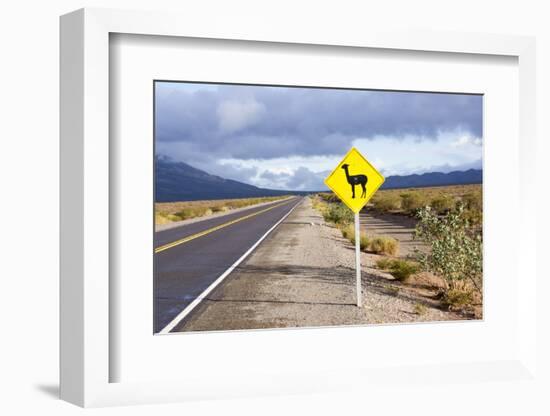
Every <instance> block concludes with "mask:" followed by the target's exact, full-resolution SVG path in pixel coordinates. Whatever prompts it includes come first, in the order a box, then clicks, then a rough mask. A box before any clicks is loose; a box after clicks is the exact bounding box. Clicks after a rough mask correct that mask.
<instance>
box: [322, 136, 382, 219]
mask: <svg viewBox="0 0 550 416" xmlns="http://www.w3.org/2000/svg"><path fill="white" fill-rule="evenodd" d="M383 183H384V177H383V176H382V175H381V174H380V172H378V171H377V170H376V169H375V168H374V166H372V165H371V164H370V163H369V161H368V160H367V159H366V158H365V157H364V156H363V155H362V154H361V153H359V150H357V149H356V148H355V147H352V148H351V150H350V151H349V152H348V154H347V155H346V156H344V158H343V159H342V161H341V162H340V163H339V164H338V166H337V167H336V169H334V170H333V171H332V173H331V174H330V175H329V176H328V177H327V178H326V179H325V184H326V185H327V186H328V187H329V188H330V189H332V190H333V191H334V193H335V194H336V195H338V197H339V198H340V199H341V200H342V202H344V203H345V204H346V205H347V206H348V207H349V208H350V209H351V210H352V211H353V212H355V213H357V212H359V211H361V208H363V207H364V206H365V204H366V203H367V202H368V201H369V199H371V198H372V196H373V195H374V193H375V192H376V191H377V190H378V188H380V186H381V185H382V184H383Z"/></svg>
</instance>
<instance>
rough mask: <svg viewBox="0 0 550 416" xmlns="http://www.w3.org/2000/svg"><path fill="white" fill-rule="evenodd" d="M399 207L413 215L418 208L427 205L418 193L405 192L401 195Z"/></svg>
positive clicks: (424, 198)
mask: <svg viewBox="0 0 550 416" xmlns="http://www.w3.org/2000/svg"><path fill="white" fill-rule="evenodd" d="M400 196H401V206H402V207H403V210H404V211H405V212H407V213H409V214H413V213H415V212H416V211H417V210H419V209H420V208H422V207H424V206H426V205H428V204H427V200H426V197H425V196H424V195H422V194H420V193H419V192H407V193H404V194H401V195H400Z"/></svg>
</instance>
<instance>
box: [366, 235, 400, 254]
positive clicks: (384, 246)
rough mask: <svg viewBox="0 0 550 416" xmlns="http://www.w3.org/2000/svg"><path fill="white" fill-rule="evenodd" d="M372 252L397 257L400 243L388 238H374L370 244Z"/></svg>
mask: <svg viewBox="0 0 550 416" xmlns="http://www.w3.org/2000/svg"><path fill="white" fill-rule="evenodd" d="M369 248H370V250H371V251H372V252H374V253H377V254H390V255H392V256H395V255H396V254H397V252H398V251H399V241H397V240H396V239H395V238H392V237H387V236H379V237H374V238H373V239H372V240H371V241H370V244H369Z"/></svg>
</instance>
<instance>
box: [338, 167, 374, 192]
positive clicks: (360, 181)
mask: <svg viewBox="0 0 550 416" xmlns="http://www.w3.org/2000/svg"><path fill="white" fill-rule="evenodd" d="M342 169H344V171H345V172H346V179H347V180H348V183H349V184H350V185H351V197H352V198H355V185H361V187H362V188H363V192H362V193H361V198H366V197H367V181H368V180H369V179H368V178H367V175H350V174H349V165H348V164H347V163H344V164H343V165H342Z"/></svg>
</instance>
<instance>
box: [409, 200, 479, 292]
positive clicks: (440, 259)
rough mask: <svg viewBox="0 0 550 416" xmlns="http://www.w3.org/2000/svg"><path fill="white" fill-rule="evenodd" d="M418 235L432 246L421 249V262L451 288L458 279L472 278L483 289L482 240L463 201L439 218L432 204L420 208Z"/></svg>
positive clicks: (416, 235)
mask: <svg viewBox="0 0 550 416" xmlns="http://www.w3.org/2000/svg"><path fill="white" fill-rule="evenodd" d="M418 218H419V222H418V224H417V225H416V230H415V238H419V239H421V240H423V241H425V242H426V243H427V244H428V245H429V246H430V248H431V250H430V251H429V252H428V253H419V259H420V261H421V263H422V265H423V266H424V267H425V268H426V269H427V270H430V271H432V272H434V273H436V274H438V275H440V276H441V277H443V279H444V280H445V282H446V283H447V286H448V289H453V288H455V287H456V283H457V282H462V283H463V282H464V281H469V282H471V284H473V285H474V287H475V288H476V289H477V290H478V291H479V292H480V293H481V282H482V272H483V261H482V256H483V243H482V240H481V235H479V234H477V235H476V234H473V233H472V231H471V229H470V228H469V223H468V220H467V219H466V218H465V212H464V208H463V206H462V205H461V204H459V206H458V207H457V208H456V209H455V210H453V211H451V212H450V213H449V214H448V215H447V216H445V217H442V218H440V217H439V216H438V215H437V213H436V212H435V211H434V210H433V209H432V208H431V207H426V208H423V209H421V210H420V211H419V212H418Z"/></svg>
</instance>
